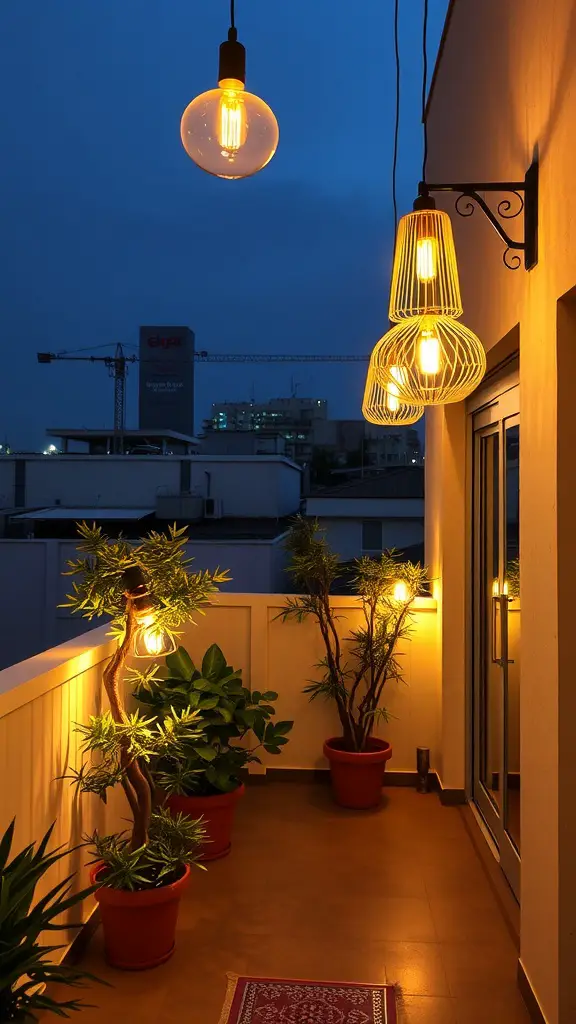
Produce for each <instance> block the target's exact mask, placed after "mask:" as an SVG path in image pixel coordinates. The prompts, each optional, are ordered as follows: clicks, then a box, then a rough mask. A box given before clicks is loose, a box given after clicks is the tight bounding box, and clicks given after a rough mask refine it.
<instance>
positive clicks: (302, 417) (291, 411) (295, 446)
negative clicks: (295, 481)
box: [202, 397, 328, 465]
mask: <svg viewBox="0 0 576 1024" xmlns="http://www.w3.org/2000/svg"><path fill="white" fill-rule="evenodd" d="M327 415H328V403H327V401H326V399H323V398H296V397H291V398H272V399H270V401H268V402H263V403H257V402H215V403H214V404H213V405H212V416H211V418H210V419H209V420H207V421H206V422H205V424H204V429H205V437H204V438H203V439H202V452H203V453H206V454H211V453H212V451H213V450H214V449H213V448H212V445H215V446H218V445H221V444H222V442H221V441H220V440H217V441H215V440H214V435H215V434H220V435H221V434H222V433H224V432H225V433H226V434H227V435H228V434H243V435H248V438H250V437H251V436H253V435H256V434H258V436H259V437H262V438H280V439H281V441H282V442H283V446H284V454H285V455H286V456H287V457H288V458H290V459H293V460H294V461H295V462H297V463H299V465H303V464H304V463H306V462H308V461H309V460H310V458H311V456H312V449H313V447H314V443H315V442H314V438H315V433H316V430H317V429H318V424H319V423H322V422H323V421H325V420H326V417H327ZM237 443H238V444H240V445H241V444H242V442H237ZM245 444H246V446H250V445H251V441H249V440H247V441H246V442H245ZM218 450H221V449H218Z"/></svg>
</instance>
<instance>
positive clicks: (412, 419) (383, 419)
mask: <svg viewBox="0 0 576 1024" xmlns="http://www.w3.org/2000/svg"><path fill="white" fill-rule="evenodd" d="M403 373H404V370H403V369H402V368H401V367H398V366H392V367H390V374H391V376H392V378H393V380H392V381H390V382H389V383H388V384H386V385H384V386H383V385H382V384H380V383H379V381H378V378H377V376H376V370H375V367H374V365H373V361H372V359H371V360H370V364H369V366H368V374H367V377H366V387H365V389H364V400H363V402H362V415H363V416H364V419H365V420H368V422H369V423H376V424H378V426H383V427H393V426H395V425H396V424H404V426H408V425H409V424H410V423H416V422H417V421H418V420H419V419H420V417H421V416H422V414H423V413H424V409H423V407H422V406H421V405H410V404H407V403H406V402H401V401H400V399H399V398H398V394H399V389H398V378H399V377H401V376H402V375H403Z"/></svg>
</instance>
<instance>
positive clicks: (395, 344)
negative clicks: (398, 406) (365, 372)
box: [371, 316, 486, 405]
mask: <svg viewBox="0 0 576 1024" xmlns="http://www.w3.org/2000/svg"><path fill="white" fill-rule="evenodd" d="M371 365H372V366H373V368H374V372H375V377H376V380H377V381H378V383H379V384H380V385H381V386H382V387H384V388H387V387H389V386H390V385H394V386H395V387H396V388H397V392H398V393H397V397H398V398H399V399H400V400H401V401H403V402H409V403H412V404H416V405H418V404H419V405H444V404H446V403H449V402H460V401H462V399H463V398H466V397H467V395H469V394H471V393H472V391H474V389H475V388H476V387H477V386H478V384H479V383H480V381H481V380H482V377H483V376H484V373H485V371H486V355H485V352H484V349H483V347H482V345H481V343H480V341H479V339H478V338H477V337H476V335H475V334H473V333H472V331H470V330H469V329H468V328H467V327H465V326H464V324H460V323H458V321H457V320H454V319H453V318H452V317H447V316H421V317H412V319H411V320H407V321H404V322H403V323H399V324H396V325H395V326H394V327H393V328H392V330H390V331H388V333H387V334H385V335H384V337H383V338H381V340H380V341H379V342H378V344H377V345H376V348H375V349H374V352H373V353H372V359H371ZM394 366H401V367H402V368H403V372H402V374H401V376H400V378H399V379H398V378H396V377H395V376H394V375H393V374H392V372H391V368H392V367H394Z"/></svg>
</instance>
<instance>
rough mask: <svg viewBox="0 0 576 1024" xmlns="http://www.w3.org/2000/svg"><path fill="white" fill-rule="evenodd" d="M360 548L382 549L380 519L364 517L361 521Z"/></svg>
mask: <svg viewBox="0 0 576 1024" xmlns="http://www.w3.org/2000/svg"><path fill="white" fill-rule="evenodd" d="M362 550H363V551H382V522H381V520H380V519H365V520H364V522H363V523H362Z"/></svg>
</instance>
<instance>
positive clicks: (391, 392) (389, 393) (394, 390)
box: [386, 366, 402, 412]
mask: <svg viewBox="0 0 576 1024" xmlns="http://www.w3.org/2000/svg"><path fill="white" fill-rule="evenodd" d="M390 375H391V376H392V377H394V380H397V381H398V382H399V383H401V381H402V370H401V369H400V367H399V366H391V367H390ZM399 394H400V391H399V389H398V384H393V383H390V384H387V385H386V408H387V409H388V411H389V412H398V409H399V408H400V399H399V397H398V396H399Z"/></svg>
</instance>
